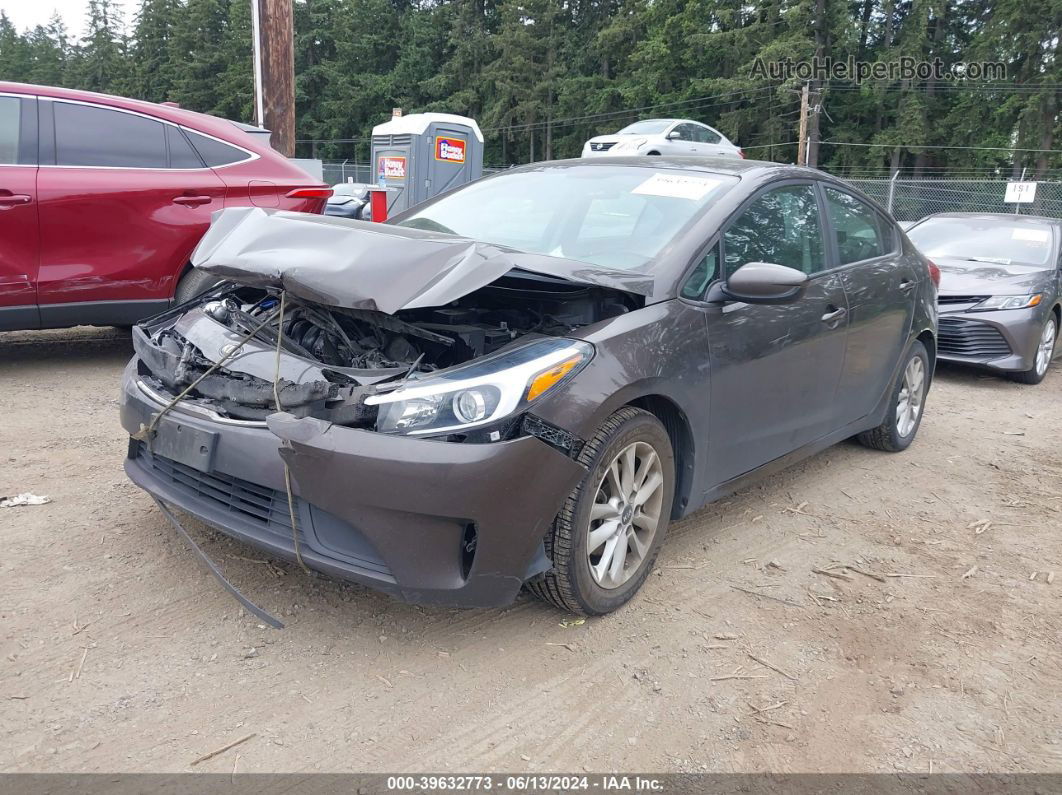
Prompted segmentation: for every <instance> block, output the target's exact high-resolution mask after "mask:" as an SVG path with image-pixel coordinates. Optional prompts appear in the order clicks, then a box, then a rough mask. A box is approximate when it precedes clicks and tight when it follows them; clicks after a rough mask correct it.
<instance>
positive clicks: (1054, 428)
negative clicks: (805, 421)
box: [0, 329, 1062, 773]
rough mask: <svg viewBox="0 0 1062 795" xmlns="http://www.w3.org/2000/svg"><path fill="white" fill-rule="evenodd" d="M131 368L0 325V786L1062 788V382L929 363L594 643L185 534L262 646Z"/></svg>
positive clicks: (609, 624) (748, 507) (528, 601)
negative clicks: (906, 419)
mask: <svg viewBox="0 0 1062 795" xmlns="http://www.w3.org/2000/svg"><path fill="white" fill-rule="evenodd" d="M129 355H130V345H129V339H128V335H126V334H122V333H120V332H117V331H114V330H111V329H74V330H68V331H58V332H32V333H22V332H20V333H7V334H0V495H8V494H13V493H18V492H21V491H31V492H34V493H37V494H44V495H48V496H50V497H51V498H52V500H53V501H52V502H51V503H50V504H48V505H43V506H36V507H21V508H0V537H2V539H3V550H4V553H5V554H4V555H3V557H2V558H0V770H3V771H5V772H14V771H24V772H28V771H49V772H54V771H79V770H80V771H183V770H190V769H191V770H198V771H204V772H226V773H227V772H229V771H231V770H233V769H234V767H235V768H236V769H238V770H239V771H241V772H250V771H258V772H274V771H317V770H322V771H389V772H395V771H403V770H432V771H458V770H465V771H481V772H482V771H493V770H505V771H512V770H532V771H547V770H555V771H567V772H572V771H580V770H587V771H592V772H610V771H615V770H625V771H633V770H639V771H704V770H707V771H713V772H715V771H718V772H738V771H741V772H747V771H776V772H798V771H886V772H891V771H917V772H925V771H929V770H933V771H936V772H949V771H1037V772H1040V771H1058V770H1062V735H1060V734H1059V731H1058V727H1059V725H1060V723H1062V699H1060V698H1059V693H1060V692H1062V666H1060V665H1059V656H1058V652H1059V647H1058V639H1059V637H1060V634H1062V621H1060V613H1062V611H1060V606H1062V600H1060V594H1062V455H1060V450H1062V444H1060V429H1062V363H1056V364H1055V366H1054V368H1053V372H1052V373H1051V374H1049V376H1048V378H1047V380H1046V381H1045V382H1044V383H1043V384H1042V385H1041V386H1038V387H1028V386H1020V385H1017V384H1013V383H1010V382H1007V381H1003V380H999V379H996V378H991V377H985V376H983V375H981V374H978V373H975V372H970V371H965V370H960V369H953V368H946V369H943V370H942V372H939V373H938V379H937V382H936V384H935V386H934V388H933V390H932V391H931V393H930V396H929V401H928V408H927V414H926V417H925V421H924V422H923V425H922V429H921V432H920V435H919V438H918V440H917V441H916V443H915V444H914V446H913V447H912V448H911V449H910V450H909V451H908V452H907V453H904V454H900V455H888V454H884V453H877V452H873V451H869V450H865V449H863V448H861V447H859V446H857V445H855V444H854V443H846V444H842V445H840V446H837V447H835V448H833V449H831V450H828V451H826V452H825V453H822V454H820V455H818V456H816V457H815V458H813V459H811V460H809V461H807V462H806V463H805V464H803V465H801V466H798V467H795V468H793V469H791V470H789V471H787V472H786V473H784V474H782V475H781V476H778V477H774V478H772V479H770V480H768V481H767V482H765V483H764V484H763V485H761V486H759V487H756V488H752V489H748V490H746V491H743V492H741V493H739V494H737V495H735V496H733V497H731V498H729V499H727V500H724V501H722V502H719V503H717V504H715V505H713V506H711V507H709V508H707V509H706V510H703V511H701V512H699V513H697V514H696V515H694V516H692V517H690V518H688V519H686V520H684V521H682V522H680V523H678V524H677V525H673V526H672V528H671V531H670V537H669V539H668V541H667V543H666V544H665V547H664V551H663V553H662V555H661V558H660V561H659V564H658V570H657V572H656V573H655V574H654V575H653V576H652V577H650V579H649V581H648V583H647V584H646V587H645V588H644V590H643V592H642V594H641V596H640V598H637V599H636V600H635V601H634V602H633V603H632V604H631V605H629V606H628V607H626V608H625V609H623V610H621V611H620V612H618V613H617V614H615V615H613V616H611V617H608V618H603V619H594V620H589V621H586V622H585V623H574V624H573V623H572V622H570V621H569V620H566V616H564V615H563V614H560V613H558V612H556V611H554V610H553V609H551V608H549V607H547V606H546V605H544V604H541V603H539V602H537V601H536V600H534V599H532V598H530V597H526V596H524V597H521V599H520V600H519V601H518V602H517V603H516V604H515V605H514V606H512V607H510V608H508V609H505V610H495V611H457V610H443V609H428V608H421V607H413V606H409V605H403V604H399V603H396V602H394V601H391V600H390V599H389V598H387V597H385V596H382V595H379V594H376V593H373V592H371V591H367V590H364V589H362V588H359V587H356V586H352V585H347V584H344V583H340V582H336V581H333V580H329V579H326V578H324V577H312V576H308V575H306V574H305V573H303V572H302V571H300V570H299V569H297V568H295V567H293V566H289V565H287V564H285V563H275V562H272V561H267V560H264V559H262V558H261V556H260V555H259V554H258V553H257V552H256V551H254V550H252V549H249V548H246V547H243V546H240V545H238V544H236V543H234V542H231V541H229V540H227V539H225V538H224V537H223V536H221V535H219V534H216V533H214V532H212V531H210V530H208V529H207V528H205V527H204V526H202V525H200V524H197V523H195V522H193V521H191V520H189V521H188V523H187V524H188V526H189V528H190V529H191V530H192V532H193V533H194V535H195V536H196V537H197V539H198V540H199V541H201V543H202V545H203V547H204V548H205V549H206V551H207V552H208V553H209V554H210V555H212V556H213V558H214V559H215V560H216V561H218V562H219V564H220V565H221V566H222V568H223V569H224V570H225V571H226V572H227V573H228V575H229V576H230V577H231V579H232V581H233V582H234V584H236V585H237V587H239V588H240V589H242V590H243V591H244V592H245V593H246V594H247V595H248V596H250V597H251V598H252V599H254V600H256V601H257V602H259V603H260V604H262V606H264V607H265V608H266V609H268V610H270V611H272V612H274V613H275V614H277V615H279V616H281V617H282V619H283V620H284V621H285V622H286V623H287V628H286V629H284V630H283V631H280V632H275V631H273V630H269V629H266V628H264V627H262V626H260V625H259V624H258V623H257V621H255V620H254V619H253V618H251V617H250V616H248V615H247V614H245V613H244V612H243V611H242V610H240V609H239V608H238V606H237V605H236V603H235V602H234V601H233V600H232V599H231V598H230V597H229V596H228V595H227V594H226V593H224V592H223V591H222V590H221V589H220V588H219V587H218V585H217V584H216V582H215V581H214V580H213V578H212V577H211V576H210V575H209V574H208V573H207V572H205V571H204V569H203V568H202V567H201V566H200V565H199V563H198V562H197V561H196V559H195V558H194V557H193V555H192V553H191V552H190V551H189V549H188V548H187V547H186V546H185V544H184V543H183V542H182V541H181V540H180V538H179V537H177V536H176V535H175V533H174V532H173V531H172V530H171V528H170V527H169V526H168V525H167V524H166V522H165V520H164V519H163V517H162V516H161V515H160V514H159V513H158V511H157V510H156V509H155V508H154V506H153V504H152V502H151V500H150V499H149V498H148V497H147V495H146V494H144V493H143V492H141V491H140V490H138V489H137V488H136V487H134V486H133V485H132V484H131V483H129V482H127V481H126V478H125V476H124V474H123V472H122V458H123V455H124V453H125V448H126V439H125V436H124V434H123V431H122V429H121V427H120V426H119V424H118V418H117V390H118V378H119V373H120V371H121V369H122V366H123V365H124V363H125V362H126V361H127V359H128V357H129ZM396 487H400V486H399V485H398V484H396ZM837 564H845V565H848V566H850V568H840V567H838V566H837ZM831 567H832V568H831ZM815 569H819V570H820V571H827V570H828V571H829V572H830V573H829V574H822V573H816V572H815V571H814V570H815ZM1052 571H1054V572H1056V574H1055V575H1054V577H1053V582H1052V583H1049V582H1048V576H1049V572H1052ZM1034 573H1035V576H1034ZM741 589H745V590H741ZM750 592H752V593H750ZM252 734H253V735H254V736H253V737H251V738H250V739H249V740H246V741H245V742H243V743H242V744H240V745H238V746H237V747H235V748H233V749H232V750H229V751H227V752H225V753H222V754H219V755H218V756H216V757H213V758H212V759H210V760H208V761H206V762H203V763H202V764H199V765H197V766H195V767H190V765H191V763H192V762H193V761H195V760H196V759H197V758H199V757H201V756H203V755H204V754H207V753H209V752H211V751H213V750H216V749H218V748H220V747H222V746H224V745H226V744H227V743H229V742H232V741H234V740H239V739H241V738H243V737H246V736H247V735H252Z"/></svg>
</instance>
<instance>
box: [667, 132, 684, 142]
mask: <svg viewBox="0 0 1062 795" xmlns="http://www.w3.org/2000/svg"><path fill="white" fill-rule="evenodd" d="M667 139H668V140H669V141H681V140H682V133H680V132H679V131H678V130H672V131H671V132H669V133H668V134H667Z"/></svg>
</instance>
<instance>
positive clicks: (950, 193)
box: [848, 179, 1062, 221]
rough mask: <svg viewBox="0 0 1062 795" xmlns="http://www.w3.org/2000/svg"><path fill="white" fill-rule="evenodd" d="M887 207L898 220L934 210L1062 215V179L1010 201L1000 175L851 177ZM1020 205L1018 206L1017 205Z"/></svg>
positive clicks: (1054, 216) (935, 211) (1053, 216)
mask: <svg viewBox="0 0 1062 795" xmlns="http://www.w3.org/2000/svg"><path fill="white" fill-rule="evenodd" d="M848 181H849V182H851V183H852V184H853V185H855V186H856V187H857V188H859V189H860V190H862V191H863V192H864V193H865V194H867V195H868V196H870V197H871V198H872V199H875V200H876V201H878V202H879V203H880V204H881V205H882V206H883V207H885V208H887V209H888V210H889V211H890V212H891V213H892V214H893V215H894V216H895V217H896V220H897V221H917V220H918V219H920V218H924V217H925V216H927V215H931V214H932V213H946V212H984V213H1015V212H1018V213H1021V214H1022V215H1044V216H1048V217H1050V218H1062V182H1038V183H1037V187H1036V201H1034V202H1032V203H1030V204H1007V203H1006V202H1005V201H1003V197H1004V195H1005V194H1006V190H1007V181H1006V180H1000V179H849V180H848ZM1015 208H1017V209H1015Z"/></svg>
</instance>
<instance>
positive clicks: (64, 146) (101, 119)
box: [53, 102, 166, 168]
mask: <svg viewBox="0 0 1062 795" xmlns="http://www.w3.org/2000/svg"><path fill="white" fill-rule="evenodd" d="M53 104H54V108H55V162H56V165H60V166H88V167H92V166H96V167H99V166H104V167H112V168H114V167H124V168H166V130H165V125H164V124H163V123H162V122H159V121H155V120H154V119H148V118H146V117H144V116H137V115H135V114H132V113H123V112H121V111H117V110H110V109H108V108H100V107H96V106H94V105H74V104H70V103H67V102H55V103H53Z"/></svg>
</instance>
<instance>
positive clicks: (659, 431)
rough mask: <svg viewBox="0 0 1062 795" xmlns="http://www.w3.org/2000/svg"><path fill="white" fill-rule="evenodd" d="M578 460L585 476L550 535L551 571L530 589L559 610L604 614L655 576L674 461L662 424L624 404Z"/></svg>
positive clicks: (672, 489) (668, 511) (669, 502)
mask: <svg viewBox="0 0 1062 795" xmlns="http://www.w3.org/2000/svg"><path fill="white" fill-rule="evenodd" d="M578 461H579V463H581V464H583V465H584V466H585V467H586V468H587V474H586V476H585V477H584V478H583V480H582V481H581V482H580V483H579V485H578V486H576V487H575V489H574V490H573V491H572V493H571V494H570V495H568V499H567V501H566V502H565V503H564V507H562V508H561V510H560V513H558V514H557V517H556V519H554V521H553V525H552V526H551V527H550V530H549V532H548V533H547V534H546V539H545V543H546V555H547V556H549V557H550V558H551V559H552V561H553V568H552V569H550V570H549V571H548V572H546V573H545V574H542V575H540V576H539V577H537V578H536V579H534V580H532V581H531V582H529V583H528V590H530V591H531V592H532V593H534V594H535V595H536V596H538V597H540V598H542V599H544V600H546V601H547V602H550V603H551V604H553V605H555V606H557V607H559V608H560V609H561V610H567V611H569V612H572V613H576V614H579V615H590V616H600V615H604V614H606V613H611V612H612V611H613V610H616V609H617V608H619V607H621V606H622V605H624V604H626V603H627V602H628V601H630V599H631V597H633V596H634V594H635V593H637V592H638V589H639V588H641V586H642V583H644V582H645V578H646V577H648V576H649V572H650V571H651V570H652V567H653V563H654V561H655V560H656V556H657V554H658V553H659V551H660V545H661V543H662V542H663V540H664V535H665V533H666V531H667V525H668V521H669V519H670V517H671V505H672V502H673V500H674V495H675V459H674V453H673V452H672V449H671V440H670V438H669V437H668V435H667V431H666V430H665V429H664V426H663V425H662V424H661V423H660V420H658V419H657V418H656V417H654V416H653V415H652V414H650V413H649V412H647V411H642V410H641V409H636V408H633V407H630V406H625V407H624V408H622V409H620V410H619V411H617V412H616V413H614V414H613V415H611V416H610V417H609V418H608V419H607V420H605V422H604V423H602V425H601V427H600V428H599V429H598V430H597V432H596V433H595V434H594V436H593V437H592V438H591V439H590V440H589V441H588V442H587V443H586V444H585V445H584V446H583V449H582V451H581V452H580V454H579V458H578Z"/></svg>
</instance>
